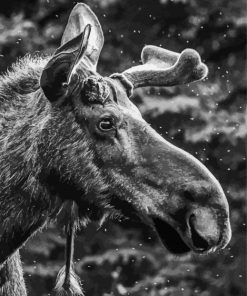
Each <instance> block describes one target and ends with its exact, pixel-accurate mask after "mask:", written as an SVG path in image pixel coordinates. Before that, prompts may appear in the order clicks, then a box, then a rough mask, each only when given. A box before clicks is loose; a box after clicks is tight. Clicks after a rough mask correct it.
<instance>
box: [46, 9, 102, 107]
mask: <svg viewBox="0 0 247 296" xmlns="http://www.w3.org/2000/svg"><path fill="white" fill-rule="evenodd" d="M103 43H104V36H103V32H102V29H101V26H100V24H99V21H98V19H97V17H96V16H95V14H94V13H93V12H92V11H91V9H90V8H89V7H88V6H87V5H85V4H83V3H80V4H77V5H76V6H75V7H74V9H73V10H72V12H71V14H70V16H69V20H68V24H67V26H66V28H65V30H64V34H63V37H62V41H61V46H60V47H59V48H58V49H57V50H56V51H55V53H54V56H53V57H52V58H51V60H50V61H49V62H48V64H47V65H46V67H45V69H44V70H43V73H42V75H41V79H40V86H41V88H42V89H43V91H44V93H45V95H46V97H47V98H48V99H49V100H50V101H52V102H59V103H60V102H63V100H64V98H65V97H68V96H69V94H70V93H71V92H72V91H73V90H74V88H75V82H76V80H78V75H76V71H75V70H76V69H77V68H78V67H79V66H80V69H81V70H82V71H81V73H80V79H81V78H82V79H85V78H87V77H88V76H90V75H91V74H94V73H95V72H96V67H97V63H98V59H99V55H100V52H101V49H102V46H103Z"/></svg>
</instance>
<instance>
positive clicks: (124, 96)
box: [80, 75, 142, 119]
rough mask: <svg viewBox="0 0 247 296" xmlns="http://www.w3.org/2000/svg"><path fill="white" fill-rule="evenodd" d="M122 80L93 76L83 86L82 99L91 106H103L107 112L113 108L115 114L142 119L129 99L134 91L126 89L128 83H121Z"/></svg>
mask: <svg viewBox="0 0 247 296" xmlns="http://www.w3.org/2000/svg"><path fill="white" fill-rule="evenodd" d="M120 79H121V78H120ZM120 79H112V78H110V77H105V78H103V77H101V76H99V75H91V76H89V77H88V78H87V79H86V80H84V82H83V83H82V84H81V93H80V97H81V99H82V100H86V101H87V102H88V103H89V104H90V103H99V104H102V106H103V107H104V109H105V111H107V110H108V109H109V108H111V109H112V111H113V112H114V110H115V113H116V112H117V113H119V112H120V113H121V114H122V115H127V116H131V117H134V118H136V119H142V116H141V113H140V111H139V110H138V108H137V107H136V106H135V105H134V104H133V103H132V102H131V101H130V100H129V98H128V95H131V92H132V89H130V88H128V86H127V87H126V88H125V87H124V85H126V83H128V82H123V81H121V82H120ZM121 80H123V79H121Z"/></svg>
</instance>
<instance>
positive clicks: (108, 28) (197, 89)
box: [0, 0, 247, 296]
mask: <svg viewBox="0 0 247 296" xmlns="http://www.w3.org/2000/svg"><path fill="white" fill-rule="evenodd" d="M2 2H3V3H1V5H0V71H1V72H2V73H3V72H5V71H6V69H7V68H8V67H10V66H11V64H12V63H13V62H15V61H16V59H17V58H18V57H21V56H24V55H25V54H27V53H37V52H40V53H52V52H53V51H54V50H55V48H56V47H58V45H59V43H60V38H61V34H62V32H63V29H64V27H65V25H66V22H67V19H68V15H69V13H70V11H71V9H72V7H73V6H74V5H75V3H76V2H73V1H70V0H7V1H2ZM244 2H245V1H244V0H234V1H232V0H214V1H204V0H203V1H196V0H173V1H169V0H91V1H85V3H87V4H89V5H90V6H91V8H92V9H93V11H94V12H95V13H96V15H97V16H98V18H99V20H100V22H101V24H102V27H103V30H104V34H105V46H104V48H103V52H102V54H101V59H100V63H99V68H98V70H99V73H101V74H103V75H107V74H111V73H114V72H120V71H122V70H124V69H126V68H128V67H129V66H131V65H132V64H137V63H139V58H140V52H141V50H142V48H143V46H144V45H145V44H154V45H158V46H159V45H160V46H162V47H164V48H167V49H170V50H174V51H178V52H180V51H182V50H183V49H184V48H186V47H192V48H194V49H196V50H198V52H199V53H200V54H201V56H202V58H203V60H204V61H205V62H206V64H207V65H208V67H209V76H208V78H207V79H205V80H204V81H202V82H199V83H195V84H191V85H190V86H186V85H185V86H180V87H178V86H176V87H170V88H160V89H159V88H155V89H154V88H151V89H148V88H146V89H145V90H143V89H142V90H138V91H136V92H135V96H134V102H135V103H136V104H137V105H138V107H139V108H140V110H141V112H142V114H143V116H144V118H145V119H146V120H147V121H148V122H149V123H150V124H151V125H152V126H153V127H154V128H155V129H156V130H157V131H159V132H160V134H162V135H163V136H164V137H165V139H167V140H168V141H170V142H172V143H173V144H175V145H177V146H179V147H181V148H183V149H185V150H186V151H189V152H190V153H191V154H193V155H194V156H195V157H197V158H198V159H200V160H201V161H202V162H203V163H204V164H205V165H206V166H207V167H208V168H209V169H210V170H211V171H212V173H213V174H214V175H215V176H216V177H217V178H218V179H219V181H220V183H221V184H222V187H223V189H224V191H225V193H226V195H227V198H228V200H229V203H230V209H231V223H232V229H233V237H232V240H231V243H230V245H229V246H228V247H227V248H226V249H225V250H224V251H220V252H218V253H215V254H213V255H210V256H199V257H198V256H197V257H196V256H191V255H190V256H187V257H183V258H178V257H174V256H172V255H170V254H169V253H168V252H167V251H166V250H164V248H163V247H162V245H161V243H159V241H158V239H157V237H156V236H155V234H154V233H153V232H152V231H151V230H150V229H148V228H146V227H144V226H142V225H139V224H137V223H132V222H130V221H127V222H123V223H121V224H120V223H114V222H108V223H107V224H105V225H104V226H103V228H101V229H100V230H97V225H93V224H92V225H90V226H89V227H88V228H87V230H85V231H82V232H81V233H80V235H78V237H77V242H76V253H75V255H76V256H75V257H76V260H77V261H78V262H77V264H76V270H77V272H78V273H79V274H80V277H81V278H82V280H83V283H84V289H85V292H86V295H88V296H106V295H114V296H120V295H131V296H170V295H172V296H178V295H183V296H192V295H201V296H243V295H246V286H245V281H246V275H245V264H246V239H245V233H246V224H245V223H246V204H245V198H246V197H245V186H246V184H245V162H246V160H245V150H244V149H245V145H244V139H245V137H246V132H247V129H246V125H245V118H244V112H245V111H244V109H245V105H246V71H245V58H246V56H245V53H246V23H247V18H246V6H245V4H244ZM64 244H65V239H64V237H63V235H62V234H61V233H60V232H59V231H58V230H57V229H56V228H55V226H54V225H51V226H50V227H49V228H48V229H47V230H44V231H43V232H42V233H39V234H37V235H35V237H33V238H32V239H31V240H30V241H29V242H28V243H27V244H26V246H25V247H24V248H23V249H22V251H21V254H22V260H23V262H24V268H25V278H26V282H27V287H28V291H29V294H30V295H33V296H44V295H48V293H49V292H48V291H51V289H52V288H53V287H54V281H55V276H56V274H57V272H58V270H59V269H60V267H61V266H62V264H63V252H64ZM111 292H112V294H110V293H111Z"/></svg>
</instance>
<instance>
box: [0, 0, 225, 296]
mask: <svg viewBox="0 0 247 296" xmlns="http://www.w3.org/2000/svg"><path fill="white" fill-rule="evenodd" d="M103 43H104V37H103V32H102V29H101V26H100V24H99V22H98V19H97V17H96V16H95V15H94V13H93V12H92V11H91V10H90V8H89V7H88V6H86V5H85V4H82V3H80V4H77V5H76V6H75V7H74V9H73V10H72V12H71V14H70V17H69V20H68V24H67V26H66V28H65V31H64V34H63V37H62V42H61V46H60V47H59V48H58V49H57V50H56V51H55V53H54V55H53V56H51V57H37V56H35V57H30V56H27V57H25V58H23V59H21V60H20V61H19V62H18V63H17V64H15V65H14V66H13V67H12V71H10V72H8V73H7V74H6V75H5V76H2V77H1V79H0V105H1V109H0V110H1V111H0V126H1V134H0V164H1V178H0V188H1V194H0V206H1V209H4V210H2V211H1V212H0V223H1V225H2V227H1V229H0V266H1V267H0V293H1V295H3V296H6V295H8V296H12V295H15V296H20V295H21V296H24V295H26V290H25V284H24V281H23V277H22V270H21V266H20V259H19V254H18V249H19V248H20V247H21V246H22V245H23V244H24V243H25V242H26V240H27V239H28V238H29V237H30V236H31V235H33V234H34V233H35V232H36V231H37V230H39V229H42V228H43V227H44V226H45V225H46V224H47V223H48V222H49V221H50V220H54V219H58V220H59V221H60V224H62V225H64V226H65V229H66V231H67V255H66V260H67V261H66V266H65V267H64V268H63V269H62V270H61V272H60V274H59V276H58V280H57V285H56V291H57V293H58V295H61V293H63V292H64V293H66V292H67V291H70V293H71V294H72V295H80V294H82V291H81V287H80V284H79V283H78V278H77V276H76V275H75V274H74V272H73V262H72V261H73V235H74V232H75V229H76V227H77V226H78V225H86V223H87V222H88V221H89V220H93V219H96V220H100V219H101V220H102V219H104V217H106V216H118V217H119V216H126V217H130V218H131V217H132V216H138V217H139V218H140V219H141V220H142V221H143V223H146V224H148V225H151V226H152V227H153V228H154V229H155V231H156V232H157V233H158V235H159V237H160V239H161V241H162V242H163V244H164V245H165V246H166V247H167V249H168V250H169V251H171V252H172V253H175V254H184V253H187V252H190V251H193V252H195V253H200V254H208V253H210V252H213V251H216V250H218V249H221V248H224V247H225V246H226V245H227V244H228V242H229V240H230V237H231V229H230V222H229V208H228V203H227V200H226V197H225V195H224V192H223V190H222V188H221V186H220V184H219V183H218V181H217V180H216V179H215V177H214V176H213V175H212V174H211V173H210V172H209V171H208V169H207V168H206V167H205V166H204V165H203V164H201V163H200V162H199V161H198V160H197V159H195V158H194V157H193V156H192V155H190V154H188V153H186V152H185V151H183V150H181V149H179V148H177V147H175V146H173V145H172V144H170V143H169V142H167V141H166V140H164V139H163V138H162V137H161V136H160V135H159V134H158V133H156V132H155V131H154V130H153V129H152V128H151V127H150V126H149V125H148V123H146V122H145V121H144V119H143V118H142V116H141V114H140V112H139V110H138V109H137V107H136V106H135V105H134V104H133V103H132V102H131V101H130V97H131V95H132V92H133V90H134V89H135V88H138V87H145V86H172V85H178V84H183V83H190V82H193V81H196V80H200V79H203V78H204V77H205V76H206V75H207V67H206V66H205V65H204V64H203V63H202V62H201V59H200V56H199V54H198V53H197V52H196V51H194V50H192V49H185V50H184V51H183V52H182V53H181V54H178V53H175V52H171V51H168V50H165V49H162V48H159V47H156V46H145V47H144V49H143V50H142V54H141V59H142V65H139V66H134V67H132V68H130V69H127V70H126V71H124V72H123V73H115V74H113V75H111V76H110V77H102V76H101V75H100V74H98V73H97V71H96V67H97V63H98V59H99V55H100V52H101V49H102V46H103ZM59 293H60V294H59ZM65 295H67V294H65Z"/></svg>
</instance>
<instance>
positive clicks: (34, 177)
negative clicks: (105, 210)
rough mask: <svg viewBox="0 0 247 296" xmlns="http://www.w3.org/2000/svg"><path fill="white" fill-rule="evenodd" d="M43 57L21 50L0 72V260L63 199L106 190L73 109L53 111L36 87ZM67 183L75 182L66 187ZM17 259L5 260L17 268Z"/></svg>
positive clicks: (41, 224)
mask: <svg viewBox="0 0 247 296" xmlns="http://www.w3.org/2000/svg"><path fill="white" fill-rule="evenodd" d="M46 62H47V59H43V58H39V57H30V56H26V57H25V58H24V59H22V60H20V61H19V62H18V63H17V64H15V65H14V66H13V67H12V70H10V71H9V72H8V73H7V74H6V75H4V76H2V77H1V78H0V127H1V128H0V130H1V133H0V167H1V171H0V188H1V195H0V208H1V209H4V211H0V225H1V229H0V265H2V264H3V263H4V262H5V261H6V260H7V258H9V257H10V256H11V255H12V254H13V253H14V252H15V251H16V250H17V249H18V248H19V247H21V246H22V244H23V243H24V242H25V241H26V240H27V239H28V238H29V236H30V235H32V234H33V233H34V232H36V231H37V230H38V229H40V228H42V227H44V225H45V224H46V223H47V222H48V221H49V219H51V218H54V217H55V216H56V214H57V213H58V212H59V210H60V206H61V204H62V201H63V199H64V200H65V199H70V198H77V197H78V196H80V197H81V196H82V195H84V196H85V200H86V199H87V198H86V197H88V199H89V200H90V203H91V202H92V198H95V197H96V196H100V195H101V196H102V195H104V196H105V194H106V191H107V186H106V185H105V183H104V181H103V177H102V176H101V175H100V173H99V170H98V169H97V166H96V165H95V164H94V163H95V161H94V155H93V153H92V151H91V150H90V149H89V147H90V141H89V139H88V138H87V136H86V134H85V135H84V134H83V131H82V129H80V128H79V127H78V124H77V123H76V122H75V117H74V116H73V113H72V112H71V111H70V110H66V115H65V114H63V112H56V110H54V108H53V109H52V108H51V104H50V102H49V101H48V100H47V99H46V98H45V97H44V95H43V94H42V92H41V90H40V89H39V77H40V75H41V71H42V68H43V67H44V65H45V64H46ZM68 135H69V137H68ZM54 148H55V149H54ZM78 155H80V156H81V157H80V160H79V158H78ZM62 179H64V180H66V182H64V181H63V180H62ZM60 183H62V184H61V186H59V185H60ZM73 183H75V184H80V187H79V186H76V187H75V188H73V191H71V190H70V187H73V186H72V185H71V184H73ZM59 190H61V192H58V191H59ZM99 201H100V200H99ZM90 203H89V204H90ZM103 204H104V205H106V204H107V202H106V200H105V199H104V201H103ZM87 206H89V205H87ZM99 206H100V205H99ZM82 216H85V215H83V214H82ZM81 218H82V217H81ZM85 220H86V216H85ZM15 258H16V260H15ZM17 259H18V256H16V257H12V259H10V261H9V262H11V264H12V266H13V265H14V264H16V268H18V272H19V273H20V274H21V273H22V271H21V269H20V264H19V262H18V260H17ZM6 265H9V263H8V262H7V263H6V264H5V266H6ZM4 269H6V267H4ZM12 269H13V267H12ZM18 278H19V280H20V283H19V284H18V285H19V286H21V287H23V284H21V281H22V277H21V276H20V277H16V280H17V279H18ZM10 280H11V278H10V279H9V281H10ZM5 286H8V289H10V288H9V287H10V285H9V283H7V282H6V281H0V287H1V289H5V288H4V287H5ZM13 289H15V288H14V286H13ZM8 291H9V290H8ZM8 293H9V292H8ZM8 295H17V294H14V293H12V294H11V293H9V294H8ZM23 295H24V294H23Z"/></svg>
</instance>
